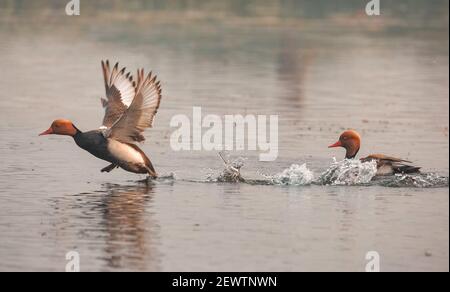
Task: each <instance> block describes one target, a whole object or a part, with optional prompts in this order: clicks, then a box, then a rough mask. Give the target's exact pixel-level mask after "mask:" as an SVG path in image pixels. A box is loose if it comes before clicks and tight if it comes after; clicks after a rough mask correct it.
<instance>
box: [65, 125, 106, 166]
mask: <svg viewBox="0 0 450 292" xmlns="http://www.w3.org/2000/svg"><path fill="white" fill-rule="evenodd" d="M73 138H74V140H75V143H76V144H77V145H78V146H79V147H80V148H82V149H84V150H86V151H88V152H89V153H91V154H92V155H94V156H95V157H98V158H100V159H103V160H106V161H109V162H112V160H113V157H111V154H110V153H109V151H108V147H107V146H108V141H107V140H106V138H105V137H104V136H103V133H102V132H101V131H100V130H94V131H89V132H84V133H81V132H78V133H77V134H76V135H75V136H74V137H73Z"/></svg>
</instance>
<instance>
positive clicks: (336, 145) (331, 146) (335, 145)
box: [328, 141, 342, 148]
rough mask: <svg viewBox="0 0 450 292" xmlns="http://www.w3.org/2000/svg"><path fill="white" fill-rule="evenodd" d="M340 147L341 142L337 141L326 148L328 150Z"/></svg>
mask: <svg viewBox="0 0 450 292" xmlns="http://www.w3.org/2000/svg"><path fill="white" fill-rule="evenodd" d="M341 146H342V143H341V141H337V142H336V143H334V144H332V145H330V146H328V148H334V147H341Z"/></svg>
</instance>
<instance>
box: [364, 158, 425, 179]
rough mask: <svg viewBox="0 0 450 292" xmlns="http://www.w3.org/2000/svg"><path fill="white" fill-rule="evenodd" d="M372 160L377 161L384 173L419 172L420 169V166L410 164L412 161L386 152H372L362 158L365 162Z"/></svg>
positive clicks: (380, 170) (379, 170)
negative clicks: (388, 154)
mask: <svg viewBox="0 0 450 292" xmlns="http://www.w3.org/2000/svg"><path fill="white" fill-rule="evenodd" d="M371 160H375V161H376V162H377V168H378V172H380V173H383V174H392V173H417V172H419V170H420V167H417V166H413V165H410V163H412V162H411V161H408V160H405V159H401V158H396V157H392V156H387V155H384V154H372V155H369V156H367V157H365V158H362V159H361V161H363V162H366V161H371Z"/></svg>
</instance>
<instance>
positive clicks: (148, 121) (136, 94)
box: [40, 61, 161, 178]
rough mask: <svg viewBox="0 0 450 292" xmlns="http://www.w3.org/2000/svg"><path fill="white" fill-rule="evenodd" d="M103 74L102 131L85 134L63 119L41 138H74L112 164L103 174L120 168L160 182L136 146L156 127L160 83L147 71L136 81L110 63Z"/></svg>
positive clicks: (93, 153)
mask: <svg viewBox="0 0 450 292" xmlns="http://www.w3.org/2000/svg"><path fill="white" fill-rule="evenodd" d="M102 70H103V77H104V80H105V88H106V99H103V98H102V99H101V101H102V105H103V108H104V109H105V117H104V118H103V125H102V126H101V127H100V129H98V130H93V131H89V132H81V131H80V130H78V129H77V127H75V126H74V124H73V123H72V122H71V121H68V120H62V119H61V120H55V121H54V122H53V124H52V125H51V127H50V128H49V129H48V130H47V131H45V132H43V133H41V134H40V135H50V134H56V135H66V136H71V137H73V138H74V140H75V143H76V144H77V145H78V146H79V147H81V148H82V149H84V150H86V151H88V152H89V153H91V154H92V155H94V156H95V157H98V158H100V159H103V160H106V161H108V162H110V163H111V164H110V165H109V166H107V167H105V168H103V169H102V170H101V171H102V172H110V171H111V170H113V169H114V168H116V167H120V168H122V169H124V170H126V171H130V172H134V173H142V174H148V175H149V176H151V177H153V178H156V177H157V175H156V172H155V169H154V168H153V165H152V163H151V162H150V159H149V158H148V157H147V156H146V155H145V153H144V152H143V151H142V150H141V149H140V148H139V147H138V146H137V145H136V144H135V143H136V142H142V141H144V140H145V138H144V136H143V135H142V132H144V130H145V129H146V128H149V127H152V124H153V119H154V117H155V114H156V112H157V110H158V108H159V104H160V101H161V86H160V83H159V81H156V76H152V73H151V72H150V74H148V75H147V76H144V69H140V70H138V71H137V76H136V79H135V80H133V77H132V76H130V73H127V74H125V68H122V69H121V70H119V64H118V63H116V65H115V66H114V67H113V68H112V70H111V69H110V66H109V62H108V61H106V62H103V61H102Z"/></svg>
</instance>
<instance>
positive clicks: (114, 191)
mask: <svg viewBox="0 0 450 292" xmlns="http://www.w3.org/2000/svg"><path fill="white" fill-rule="evenodd" d="M106 189H107V190H106V194H107V195H106V196H105V197H104V200H105V201H104V203H103V204H104V205H103V206H104V208H103V209H102V213H103V218H104V222H105V229H106V232H107V237H106V238H105V239H106V245H105V254H106V256H107V262H108V266H110V267H111V268H119V269H126V268H129V267H133V269H135V270H146V269H147V266H146V264H147V263H148V262H155V263H157V257H156V255H153V254H152V251H151V250H149V248H148V246H149V245H150V242H149V241H152V240H154V238H152V232H153V233H155V231H154V228H155V226H154V224H152V222H151V221H150V220H151V216H148V213H147V212H146V207H147V203H148V201H149V200H151V198H152V195H153V193H152V188H151V185H145V186H137V187H120V186H115V185H106ZM149 219H150V220H149ZM153 237H154V236H153Z"/></svg>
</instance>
